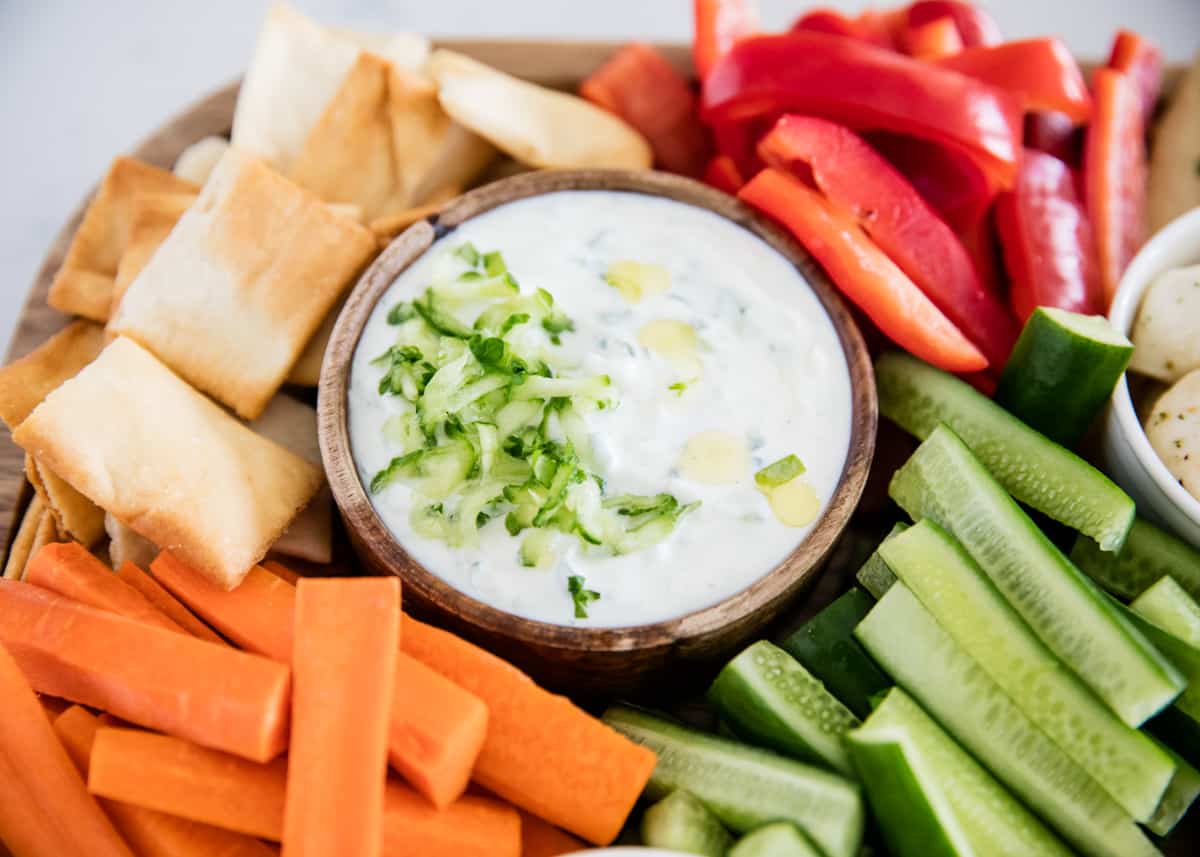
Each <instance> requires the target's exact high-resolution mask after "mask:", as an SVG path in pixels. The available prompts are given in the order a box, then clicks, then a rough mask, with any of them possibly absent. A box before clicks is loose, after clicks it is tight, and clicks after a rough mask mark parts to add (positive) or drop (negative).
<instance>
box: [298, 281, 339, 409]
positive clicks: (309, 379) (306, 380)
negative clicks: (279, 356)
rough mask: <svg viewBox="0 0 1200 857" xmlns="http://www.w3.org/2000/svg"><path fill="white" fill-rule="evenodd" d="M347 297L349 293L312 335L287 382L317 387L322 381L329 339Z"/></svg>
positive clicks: (335, 305)
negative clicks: (322, 368)
mask: <svg viewBox="0 0 1200 857" xmlns="http://www.w3.org/2000/svg"><path fill="white" fill-rule="evenodd" d="M347 297H349V295H342V298H341V300H339V301H338V302H337V303H336V304H334V306H333V309H331V310H330V311H329V313H328V314H327V315H326V316H325V320H324V321H322V322H321V326H320V327H318V328H317V332H316V333H314V334H313V335H312V339H310V340H308V344H307V345H305V346H304V350H303V351H302V352H300V359H299V360H297V361H296V363H295V364H294V365H293V366H292V371H291V372H289V373H288V379H287V382H288V383H289V384H296V385H297V386H300V387H315V386H317V385H318V384H319V383H321V365H322V364H323V363H324V362H325V349H326V348H327V347H328V346H329V340H330V338H332V336H333V327H334V325H335V324H337V319H338V316H339V315H341V312H342V307H344V306H345V305H346V298H347Z"/></svg>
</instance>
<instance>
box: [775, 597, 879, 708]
mask: <svg viewBox="0 0 1200 857" xmlns="http://www.w3.org/2000/svg"><path fill="white" fill-rule="evenodd" d="M874 604H875V601H874V599H872V598H871V597H870V596H869V595H867V593H865V592H864V591H863V590H861V589H859V588H858V587H852V588H851V589H849V590H847V591H846V592H845V593H843V594H842V595H840V596H838V598H836V599H835V600H834V601H833V602H832V603H830V604H829V605H828V606H827V607H825V609H823V610H822V611H821V612H820V613H818V614H817V615H816V616H813V617H812V618H811V619H809V620H808V621H807V622H805V623H804V625H803V626H802V627H801V628H800V629H799V630H798V631H796V633H794V634H792V635H791V636H790V637H788V638H787V639H786V640H784V641H783V648H784V650H785V651H787V652H788V653H789V654H790V655H791V656H792V657H794V658H795V659H796V660H798V661H799V662H800V663H801V664H803V665H804V666H805V667H806V668H807V669H808V671H809V672H811V673H812V674H813V675H814V676H816V677H817V678H819V679H820V680H821V681H823V682H824V683H825V687H827V688H828V689H829V691H830V692H831V693H832V694H833V695H834V696H835V697H837V698H838V699H839V700H841V701H842V703H843V704H844V705H845V706H846V707H847V708H849V709H850V710H851V711H852V712H853V713H854V714H855V716H857V717H860V718H861V717H866V716H867V715H868V714H870V713H871V697H872V696H874V695H875V694H877V693H879V692H880V691H881V690H886V689H887V688H888V687H889V686H890V685H891V681H890V680H889V679H888V677H887V676H886V675H884V674H883V671H882V670H880V669H879V667H878V666H876V665H875V662H874V661H873V660H871V656H870V655H868V654H867V653H866V651H865V650H864V649H863V647H862V646H861V645H860V644H859V642H858V641H857V640H856V639H854V627H855V626H856V625H857V624H858V623H859V622H861V621H862V619H863V617H864V616H866V615H867V613H868V612H869V611H870V609H871V608H872V607H873V606H874Z"/></svg>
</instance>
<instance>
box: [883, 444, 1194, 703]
mask: <svg viewBox="0 0 1200 857" xmlns="http://www.w3.org/2000/svg"><path fill="white" fill-rule="evenodd" d="M889 494H890V495H891V497H892V499H893V500H895V501H896V502H897V503H898V504H899V505H900V507H901V508H903V509H904V510H905V511H906V512H908V513H909V515H910V516H911V517H912V519H913V520H914V521H919V520H921V519H928V520H930V521H933V522H934V523H935V524H937V525H938V526H939V527H940V528H941V529H943V530H945V531H946V532H948V533H950V534H951V535H952V536H953V537H954V539H956V540H957V541H958V542H960V543H961V544H962V546H963V548H964V549H965V550H966V552H967V553H969V554H970V555H971V557H972V559H974V560H975V562H977V563H978V565H979V567H980V568H981V569H982V570H983V572H984V573H985V575H986V576H987V577H988V578H989V579H990V580H991V582H992V583H993V584H994V585H995V587H996V588H997V589H998V590H999V591H1000V593H1001V594H1002V595H1003V596H1004V598H1005V599H1006V600H1007V601H1008V602H1009V603H1010V604H1011V605H1012V606H1013V607H1014V608H1015V609H1016V611H1017V612H1018V613H1019V614H1020V615H1021V617H1022V618H1023V619H1024V620H1025V622H1026V623H1028V625H1029V626H1030V627H1031V628H1032V629H1033V631H1034V633H1036V634H1037V636H1038V637H1039V638H1040V639H1041V640H1042V642H1044V643H1045V644H1046V646H1047V647H1048V648H1049V649H1050V650H1051V651H1052V652H1054V654H1055V655H1057V656H1058V658H1059V659H1060V660H1062V661H1063V663H1065V664H1066V665H1067V666H1068V667H1070V668H1071V669H1073V670H1074V671H1075V672H1076V673H1077V674H1078V675H1079V676H1080V678H1082V679H1083V681H1084V682H1085V683H1086V684H1087V685H1088V686H1090V687H1091V688H1092V689H1093V690H1094V691H1095V692H1096V694H1097V695H1098V696H1100V698H1101V699H1103V700H1104V701H1105V702H1106V703H1107V704H1108V705H1109V707H1110V708H1112V709H1113V710H1114V711H1115V712H1117V714H1118V715H1119V716H1120V717H1121V719H1122V720H1123V721H1125V722H1126V723H1128V724H1129V725H1130V726H1134V727H1137V726H1140V725H1141V724H1142V723H1144V722H1145V721H1146V720H1147V719H1148V718H1150V717H1152V716H1153V715H1154V714H1157V713H1158V712H1159V711H1161V710H1162V709H1163V708H1165V707H1166V706H1167V705H1168V704H1169V703H1170V701H1171V700H1173V699H1174V698H1175V697H1176V696H1177V695H1178V694H1179V692H1180V690H1181V689H1182V688H1183V678H1182V676H1180V675H1179V673H1178V672H1177V671H1176V670H1175V668H1174V667H1173V666H1172V664H1171V663H1169V662H1168V661H1167V660H1166V659H1165V658H1163V657H1162V655H1161V654H1160V653H1159V652H1158V651H1157V650H1156V649H1155V648H1154V647H1153V646H1151V645H1150V644H1149V643H1148V642H1147V641H1146V640H1145V638H1144V637H1143V636H1142V635H1141V634H1139V633H1138V632H1137V631H1136V630H1135V629H1134V628H1133V626H1132V625H1131V624H1130V623H1129V621H1128V620H1127V619H1126V618H1125V617H1124V616H1123V615H1122V614H1121V612H1120V611H1118V610H1116V609H1114V608H1113V606H1112V605H1111V604H1110V603H1109V601H1108V599H1107V597H1106V596H1105V595H1104V593H1102V592H1100V591H1099V590H1098V589H1097V588H1096V587H1095V585H1094V584H1093V583H1092V582H1091V581H1090V580H1089V579H1088V578H1087V577H1086V576H1085V575H1084V574H1083V573H1082V572H1080V571H1079V569H1077V568H1075V566H1074V565H1072V564H1071V562H1070V561H1069V560H1068V559H1067V558H1066V557H1065V556H1063V553H1062V551H1060V550H1059V549H1058V548H1057V547H1055V545H1054V543H1053V542H1051V541H1050V540H1049V539H1048V538H1046V536H1045V534H1044V533H1043V532H1042V531H1041V530H1039V529H1038V528H1037V526H1036V525H1035V524H1034V523H1033V521H1031V520H1030V519H1029V516H1028V515H1026V514H1025V512H1024V511H1023V510H1022V509H1021V507H1020V506H1018V505H1017V504H1016V502H1015V501H1014V500H1013V499H1012V498H1011V497H1010V496H1008V494H1007V493H1005V491H1004V489H1003V488H1002V487H1001V486H1000V484H999V483H998V482H996V481H995V480H994V479H993V478H992V477H991V475H990V474H989V473H988V471H987V469H986V468H985V467H984V466H983V464H982V462H980V461H979V459H978V458H976V457H975V456H974V455H973V454H972V452H971V450H970V449H969V448H968V447H967V445H966V444H965V443H964V442H963V441H962V439H961V438H959V437H958V436H957V435H955V434H954V432H953V431H951V430H950V429H948V428H946V427H945V426H939V427H938V428H937V429H935V430H934V431H933V433H932V434H930V436H929V438H928V439H927V440H926V441H925V442H924V443H922V444H921V446H920V447H918V449H917V451H916V452H915V453H913V455H912V457H911V458H910V459H909V460H908V462H906V463H905V464H904V466H902V467H901V468H900V469H899V470H898V471H896V473H895V475H894V476H893V477H892V482H891V486H890V488H889ZM909 532H910V533H911V530H910V531H909ZM906 535H907V534H906ZM899 538H904V536H900V537H899ZM889 544H891V542H890V541H889V542H885V543H884V544H883V545H881V546H880V551H881V553H882V554H883V557H884V560H885V561H887V560H888V556H887V549H888V545H889ZM889 565H890V563H889ZM893 570H894V569H893ZM1066 607H1069V608H1070V610H1069V612H1068V611H1067V610H1066V609H1065V608H1066ZM1130 685H1136V686H1134V687H1132V688H1131V687H1130Z"/></svg>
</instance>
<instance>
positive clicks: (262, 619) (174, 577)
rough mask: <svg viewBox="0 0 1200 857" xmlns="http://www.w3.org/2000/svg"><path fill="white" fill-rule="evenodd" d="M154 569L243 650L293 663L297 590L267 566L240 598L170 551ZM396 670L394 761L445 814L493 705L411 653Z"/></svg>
mask: <svg viewBox="0 0 1200 857" xmlns="http://www.w3.org/2000/svg"><path fill="white" fill-rule="evenodd" d="M150 568H151V570H152V571H153V572H154V574H155V576H156V577H157V578H158V580H159V581H160V582H161V583H162V584H163V585H164V586H165V587H167V589H169V590H170V591H171V592H173V593H174V594H175V595H176V596H177V597H178V598H179V599H180V600H181V601H183V602H184V603H185V604H187V605H188V606H189V607H190V608H191V609H193V610H195V611H196V613H198V614H199V615H200V616H201V617H203V618H204V619H205V620H206V621H208V622H210V623H211V624H212V625H213V627H215V628H217V630H219V631H220V632H221V633H223V634H224V635H225V636H226V637H228V638H229V639H230V640H233V641H234V642H235V643H236V644H237V645H239V646H241V647H242V648H244V649H247V650H249V651H252V652H257V653H258V654H261V655H266V656H267V657H270V658H273V659H275V660H277V661H279V662H280V663H286V664H290V663H291V662H292V630H293V622H294V615H295V610H296V589H295V587H293V586H292V585H291V584H289V583H287V582H286V581H285V580H283V579H281V578H279V577H276V576H274V575H273V574H271V573H269V572H268V571H267V570H266V568H265V566H264V567H255V568H252V569H250V573H249V574H247V575H246V579H245V580H244V581H243V582H242V585H241V586H239V587H238V588H237V589H234V590H233V591H228V590H225V589H221V588H220V587H218V586H215V585H214V584H212V583H210V582H208V581H207V580H206V579H205V578H203V577H202V576H201V575H200V574H199V573H198V572H196V571H194V570H193V569H191V568H189V567H188V566H187V565H186V564H184V563H182V562H180V561H179V560H177V559H176V558H175V557H173V556H172V555H171V554H169V553H166V552H164V553H162V554H160V555H159V556H158V558H157V559H155V560H154V562H153V563H151V565H150ZM401 636H403V631H401ZM396 670H397V674H396V679H395V687H396V698H395V700H394V701H393V704H392V711H391V723H390V726H389V730H388V761H389V763H390V764H391V765H392V767H393V768H395V769H396V771H397V772H399V773H400V774H401V775H403V776H404V778H405V779H406V780H407V781H408V782H409V784H410V785H412V786H413V787H414V788H415V789H416V790H417V791H419V792H420V793H421V794H423V795H424V796H425V797H426V798H428V799H429V800H430V801H432V802H433V804H434V805H435V806H438V807H445V806H447V805H448V804H449V803H451V802H452V801H454V800H455V799H457V798H458V797H459V795H461V794H462V793H463V790H464V789H465V787H466V784H467V782H468V781H469V780H470V777H471V770H472V769H473V767H474V765H475V759H476V757H477V756H478V754H479V750H480V748H481V747H482V744H483V740H484V736H485V734H486V731H487V717H488V715H487V706H486V705H484V703H483V702H482V701H480V699H479V698H478V697H477V696H475V695H474V694H472V693H469V692H468V691H466V690H464V689H463V688H461V687H459V686H458V685H457V684H455V683H454V682H453V681H452V680H451V679H449V678H446V677H445V676H443V675H442V674H441V673H439V672H437V671H436V670H433V669H431V668H430V667H428V666H423V665H422V664H420V663H419V662H417V661H416V660H415V659H414V658H413V657H412V656H410V655H408V654H406V653H404V652H401V653H400V655H399V657H398V659H397V664H396Z"/></svg>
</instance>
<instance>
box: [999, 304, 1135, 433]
mask: <svg viewBox="0 0 1200 857" xmlns="http://www.w3.org/2000/svg"><path fill="white" fill-rule="evenodd" d="M1132 356H1133V345H1132V344H1130V345H1117V344H1114V343H1101V342H1095V341H1090V342H1089V341H1087V340H1085V339H1084V338H1083V337H1082V336H1081V335H1079V334H1076V333H1073V332H1071V331H1067V330H1065V329H1064V328H1063V327H1062V326H1061V325H1060V324H1059V323H1058V322H1057V321H1056V320H1055V319H1054V318H1052V317H1051V316H1050V315H1049V314H1047V313H1046V312H1045V311H1044V310H1043V309H1041V308H1038V309H1035V310H1034V311H1033V315H1031V316H1030V317H1029V321H1027V322H1025V328H1024V329H1023V330H1022V331H1021V335H1020V337H1018V338H1017V344H1016V345H1015V346H1014V347H1013V350H1012V354H1011V355H1010V356H1009V358H1008V362H1007V363H1006V364H1005V365H1004V371H1003V372H1002V373H1001V375H1000V383H999V385H998V386H997V387H996V401H997V402H998V403H1000V404H1001V405H1002V406H1004V407H1005V408H1007V409H1008V411H1009V412H1010V413H1011V414H1012V415H1013V416H1015V417H1016V418H1017V419H1019V420H1021V421H1022V422H1024V423H1025V424H1026V425H1028V426H1029V427H1030V428H1033V429H1036V430H1037V431H1040V432H1041V433H1042V434H1044V435H1045V436H1046V437H1048V438H1050V440H1052V441H1054V442H1055V443H1060V444H1062V445H1063V446H1066V447H1074V446H1075V445H1076V444H1078V443H1079V441H1080V440H1081V439H1082V438H1083V436H1084V434H1085V433H1086V432H1087V430H1088V427H1089V426H1090V425H1091V424H1092V421H1093V420H1094V419H1095V417H1096V414H1098V413H1099V412H1100V409H1101V408H1103V407H1104V404H1105V402H1107V401H1108V399H1109V397H1110V396H1111V395H1112V391H1113V387H1115V386H1116V384H1117V381H1118V380H1119V379H1120V377H1121V374H1122V373H1123V372H1124V371H1125V367H1126V366H1127V365H1128V364H1129V358H1130V357H1132Z"/></svg>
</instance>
